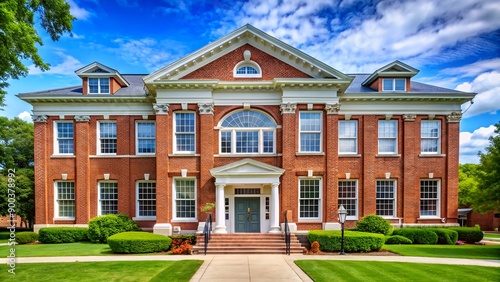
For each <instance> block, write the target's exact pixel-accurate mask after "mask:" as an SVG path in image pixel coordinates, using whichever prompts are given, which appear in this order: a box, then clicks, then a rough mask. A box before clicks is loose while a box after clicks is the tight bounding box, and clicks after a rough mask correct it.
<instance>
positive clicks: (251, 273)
mask: <svg viewBox="0 0 500 282" xmlns="http://www.w3.org/2000/svg"><path fill="white" fill-rule="evenodd" d="M186 259H195V260H203V261H204V263H203V265H202V266H201V267H200V269H199V270H198V271H197V272H196V273H195V275H194V276H193V278H192V279H191V281H194V282H196V281H202V282H214V281H252V282H255V281H273V282H280V281H312V280H311V279H310V278H309V277H308V276H307V275H306V274H305V273H304V272H303V271H302V270H300V268H299V267H298V266H296V265H295V263H294V261H295V260H311V259H312V260H356V261H386V262H387V261H388V262H414V263H432V264H455V265H477V266H491V267H500V259H499V260H480V259H453V258H428V257H403V256H363V255H349V254H347V255H345V256H340V255H290V256H286V255H206V256H205V255H193V256H172V255H168V256H162V255H153V256H129V255H120V256H118V255H117V256H80V257H31V258H17V259H16V262H17V263H48V262H91V261H148V260H164V261H178V260H186ZM6 263H7V259H6V258H1V259H0V264H6Z"/></svg>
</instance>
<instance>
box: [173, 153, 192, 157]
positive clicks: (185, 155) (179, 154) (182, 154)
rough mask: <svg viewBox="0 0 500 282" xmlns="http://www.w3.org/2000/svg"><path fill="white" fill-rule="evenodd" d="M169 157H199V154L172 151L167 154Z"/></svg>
mask: <svg viewBox="0 0 500 282" xmlns="http://www.w3.org/2000/svg"><path fill="white" fill-rule="evenodd" d="M168 156H169V157H199V156H200V154H195V153H173V154H168Z"/></svg>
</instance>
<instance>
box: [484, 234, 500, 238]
mask: <svg viewBox="0 0 500 282" xmlns="http://www.w3.org/2000/svg"><path fill="white" fill-rule="evenodd" d="M484 238H498V239H500V234H498V233H497V234H492V233H484Z"/></svg>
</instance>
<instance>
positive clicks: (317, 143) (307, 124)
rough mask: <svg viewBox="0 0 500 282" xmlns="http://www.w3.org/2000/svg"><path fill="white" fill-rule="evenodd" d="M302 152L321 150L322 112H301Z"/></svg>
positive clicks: (317, 151)
mask: <svg viewBox="0 0 500 282" xmlns="http://www.w3.org/2000/svg"><path fill="white" fill-rule="evenodd" d="M299 128H300V135H299V136H300V152H315V153H319V152H321V112H300V120H299Z"/></svg>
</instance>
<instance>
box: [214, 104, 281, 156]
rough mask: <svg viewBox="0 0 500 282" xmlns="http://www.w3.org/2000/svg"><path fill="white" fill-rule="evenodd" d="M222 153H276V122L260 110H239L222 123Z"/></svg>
mask: <svg viewBox="0 0 500 282" xmlns="http://www.w3.org/2000/svg"><path fill="white" fill-rule="evenodd" d="M219 137H220V139H219V140H220V153H221V154H273V153H275V143H276V142H275V139H276V123H275V122H274V120H273V119H271V118H270V117H269V116H267V115H265V114H264V113H261V112H258V111H250V110H245V111H238V112H233V113H231V114H229V115H228V116H226V117H225V118H224V119H223V120H222V122H221V123H220V135H219Z"/></svg>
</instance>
